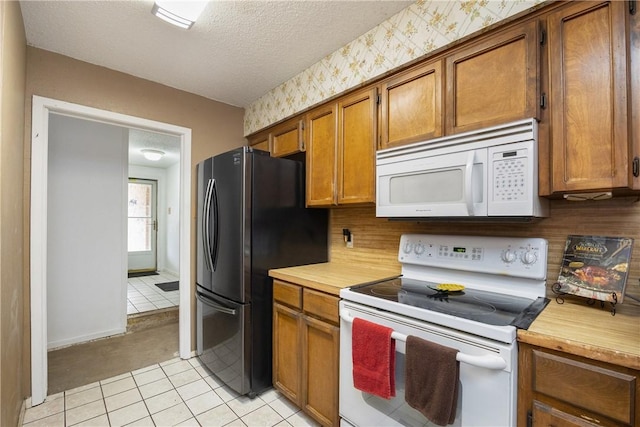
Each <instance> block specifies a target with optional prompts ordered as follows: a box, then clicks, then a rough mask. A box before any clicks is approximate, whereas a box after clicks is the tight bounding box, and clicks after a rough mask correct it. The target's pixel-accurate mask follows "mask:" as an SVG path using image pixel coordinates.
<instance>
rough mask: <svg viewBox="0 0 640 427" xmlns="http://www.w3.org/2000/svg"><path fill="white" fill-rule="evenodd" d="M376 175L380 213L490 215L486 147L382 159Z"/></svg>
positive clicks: (447, 215)
mask: <svg viewBox="0 0 640 427" xmlns="http://www.w3.org/2000/svg"><path fill="white" fill-rule="evenodd" d="M441 151H444V150H441ZM376 178H377V195H378V196H377V203H376V216H378V217H451V216H462V217H466V216H486V215H487V197H486V195H487V150H486V149H476V150H465V151H459V152H452V153H441V154H438V155H429V156H425V155H424V154H423V155H422V156H416V157H415V158H411V159H402V160H378V162H377V164H376Z"/></svg>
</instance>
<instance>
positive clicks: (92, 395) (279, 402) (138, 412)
mask: <svg viewBox="0 0 640 427" xmlns="http://www.w3.org/2000/svg"><path fill="white" fill-rule="evenodd" d="M22 425H23V426H24V427H36V426H38V427H39V426H47V427H58V426H60V427H63V426H64V427H66V426H92V427H94V426H95V427H100V426H112V427H115V426H162V427H164V426H238V427H242V426H246V427H253V426H278V427H290V426H313V427H317V426H319V424H317V423H316V422H315V421H314V420H312V419H311V418H309V417H308V416H307V415H306V414H304V413H303V412H301V411H300V410H299V408H298V407H297V406H295V405H293V404H292V403H291V402H289V401H288V400H287V399H286V398H285V397H284V396H282V395H281V394H280V393H279V392H277V391H276V390H273V389H271V390H268V391H266V392H264V393H262V394H260V395H259V396H257V397H256V398H254V399H249V398H248V397H246V396H239V395H238V394H237V393H235V392H234V391H233V390H231V389H229V388H228V387H226V386H224V385H222V383H220V382H219V380H218V379H217V378H216V377H215V376H212V375H210V374H209V372H208V371H207V370H206V369H205V368H204V367H203V366H202V365H201V364H200V362H199V360H198V359H197V358H192V359H189V360H181V359H178V358H176V359H171V360H169V361H167V362H163V363H160V364H155V365H152V366H149V367H147V368H143V369H139V370H136V371H133V372H129V373H126V374H123V375H118V376H116V377H113V378H109V379H106V380H103V381H99V382H95V383H93V384H88V385H86V386H83V387H78V388H76V389H73V390H68V391H64V392H61V393H58V394H55V395H52V396H48V397H47V399H46V400H45V402H44V403H43V404H41V405H38V406H34V407H30V402H29V401H27V410H26V413H25V417H24V422H23V424H22Z"/></svg>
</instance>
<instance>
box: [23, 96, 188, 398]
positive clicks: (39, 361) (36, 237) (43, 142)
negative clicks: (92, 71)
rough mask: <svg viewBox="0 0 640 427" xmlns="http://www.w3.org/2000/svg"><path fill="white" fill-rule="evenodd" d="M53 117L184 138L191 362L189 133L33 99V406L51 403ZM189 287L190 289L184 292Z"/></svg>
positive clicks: (184, 258) (183, 232) (184, 297)
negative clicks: (49, 246)
mask: <svg viewBox="0 0 640 427" xmlns="http://www.w3.org/2000/svg"><path fill="white" fill-rule="evenodd" d="M49 113H56V114H63V115H67V116H71V117H76V118H79V119H83V120H90V121H96V122H101V123H106V124H112V125H116V126H122V127H127V128H137V129H143V130H149V131H155V132H162V133H167V134H171V135H175V136H177V137H179V138H180V215H179V218H180V237H179V244H180V261H179V264H180V283H181V284H183V286H180V304H179V307H180V308H179V318H178V322H179V323H178V329H179V337H180V338H179V354H180V358H182V359H188V358H190V357H191V251H190V250H189V248H190V247H191V220H190V219H191V129H189V128H185V127H182V126H176V125H172V124H169V123H163V122H158V121H154V120H148V119H143V118H140V117H135V116H129V115H126V114H120V113H114V112H111V111H106V110H100V109H97V108H92V107H87V106H84V105H79V104H73V103H69V102H65V101H59V100H56V99H51V98H45V97H41V96H37V95H34V96H33V101H32V125H31V209H30V255H29V257H30V276H31V278H30V290H31V292H30V293H31V297H30V303H31V404H32V405H38V404H40V403H42V402H44V400H45V398H46V397H47V374H48V372H47V371H48V366H47V182H48V170H47V169H48V168H47V164H48V148H49ZM184 285H186V286H184Z"/></svg>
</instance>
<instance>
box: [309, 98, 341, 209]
mask: <svg viewBox="0 0 640 427" xmlns="http://www.w3.org/2000/svg"><path fill="white" fill-rule="evenodd" d="M336 120H337V117H336V104H335V103H333V102H331V103H329V104H327V105H323V106H322V107H319V108H317V109H315V110H312V111H310V112H309V113H308V114H307V120H306V123H307V130H306V133H307V141H308V143H307V154H306V159H307V165H306V174H307V206H332V205H334V204H335V180H336V166H337V162H336V145H337V140H336Z"/></svg>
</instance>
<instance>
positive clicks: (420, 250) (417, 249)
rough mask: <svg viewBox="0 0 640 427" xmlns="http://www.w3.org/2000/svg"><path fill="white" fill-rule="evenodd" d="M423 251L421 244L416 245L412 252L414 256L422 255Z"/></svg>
mask: <svg viewBox="0 0 640 427" xmlns="http://www.w3.org/2000/svg"><path fill="white" fill-rule="evenodd" d="M424 249H425V248H424V245H423V244H422V243H418V244H417V245H416V247H415V248H414V249H413V251H414V252H415V253H416V255H422V254H423V253H424Z"/></svg>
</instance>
